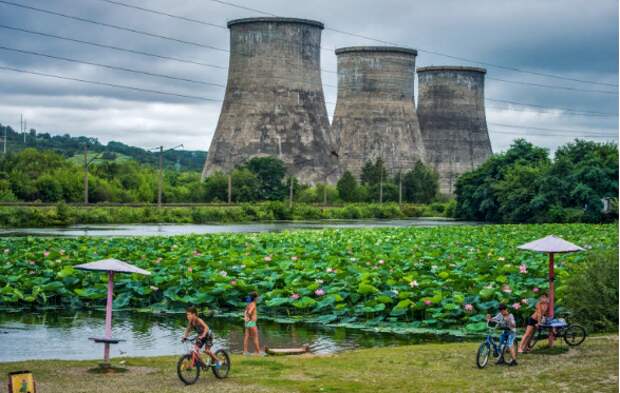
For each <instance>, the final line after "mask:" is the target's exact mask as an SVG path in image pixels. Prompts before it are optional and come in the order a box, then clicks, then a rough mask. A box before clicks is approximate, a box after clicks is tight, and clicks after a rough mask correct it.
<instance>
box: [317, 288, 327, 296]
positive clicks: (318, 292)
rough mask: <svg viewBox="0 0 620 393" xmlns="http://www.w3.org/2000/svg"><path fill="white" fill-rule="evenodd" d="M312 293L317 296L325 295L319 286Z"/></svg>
mask: <svg viewBox="0 0 620 393" xmlns="http://www.w3.org/2000/svg"><path fill="white" fill-rule="evenodd" d="M314 294H315V295H317V296H323V295H325V290H324V289H323V288H319V289H317V290H316V291H314Z"/></svg>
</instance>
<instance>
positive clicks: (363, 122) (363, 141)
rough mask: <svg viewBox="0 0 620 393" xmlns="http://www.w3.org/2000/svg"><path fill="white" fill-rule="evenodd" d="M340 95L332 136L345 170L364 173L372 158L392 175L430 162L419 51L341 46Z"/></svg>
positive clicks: (339, 58)
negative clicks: (418, 100) (418, 92)
mask: <svg viewBox="0 0 620 393" xmlns="http://www.w3.org/2000/svg"><path fill="white" fill-rule="evenodd" d="M336 55H337V57H338V99H337V101H336V109H335V111H334V118H333V121H332V135H333V137H334V139H335V140H336V144H337V146H338V156H339V160H340V169H341V171H342V172H344V171H345V170H348V171H350V172H351V173H352V174H353V175H355V176H359V175H360V174H361V170H362V167H363V166H364V164H365V163H366V162H368V161H372V162H374V161H375V160H376V159H377V158H379V157H381V158H382V159H383V161H384V162H385V164H386V168H387V170H388V172H389V173H391V174H396V173H398V171H401V170H402V171H403V172H405V171H408V170H409V169H412V168H413V166H414V165H415V163H416V162H417V161H418V160H422V161H423V160H424V158H425V156H424V145H423V141H422V136H421V134H420V127H419V125H418V118H417V115H416V110H415V103H414V100H413V96H414V90H413V87H414V78H415V58H416V55H417V51H415V50H413V49H407V48H398V47H384V46H370V47H368V46H362V47H349V48H340V49H336Z"/></svg>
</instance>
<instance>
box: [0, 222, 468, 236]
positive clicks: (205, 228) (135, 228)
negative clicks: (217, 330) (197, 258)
mask: <svg viewBox="0 0 620 393" xmlns="http://www.w3.org/2000/svg"><path fill="white" fill-rule="evenodd" d="M477 224H479V223H474V222H466V221H453V220H448V219H441V218H437V219H430V218H416V219H409V220H323V221H291V222H288V221H280V222H269V223H251V224H205V225H199V224H126V225H118V224H100V225H73V226H68V227H61V228H5V229H2V230H0V236H2V237H7V236H109V237H113V236H173V235H188V234H205V233H244V232H279V231H284V230H295V229H323V228H373V227H409V226H420V227H431V226H443V225H477Z"/></svg>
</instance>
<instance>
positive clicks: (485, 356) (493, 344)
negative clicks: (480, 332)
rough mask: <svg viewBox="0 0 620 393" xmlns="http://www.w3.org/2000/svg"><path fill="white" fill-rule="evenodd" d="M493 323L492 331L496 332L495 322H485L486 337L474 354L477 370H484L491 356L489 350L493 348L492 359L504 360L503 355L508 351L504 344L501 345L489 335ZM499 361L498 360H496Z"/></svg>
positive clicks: (495, 338)
mask: <svg viewBox="0 0 620 393" xmlns="http://www.w3.org/2000/svg"><path fill="white" fill-rule="evenodd" d="M492 323H495V328H494V329H493V330H497V322H495V321H487V335H486V337H485V339H484V342H483V343H482V344H480V347H478V352H477V353H476V365H477V366H478V368H485V367H486V366H487V364H488V363H489V355H490V354H491V348H493V357H494V358H501V359H504V355H505V354H506V351H507V350H508V346H507V345H506V343H502V342H501V341H499V339H498V338H497V337H494V336H493V335H492V334H491V324H492ZM501 330H510V329H508V328H501ZM498 360H499V359H498Z"/></svg>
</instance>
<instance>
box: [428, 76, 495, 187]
mask: <svg viewBox="0 0 620 393" xmlns="http://www.w3.org/2000/svg"><path fill="white" fill-rule="evenodd" d="M417 72H418V83H419V86H418V119H419V121H420V126H421V128H422V136H423V137H424V146H425V148H426V154H427V161H428V163H429V164H431V165H432V166H433V167H434V168H435V170H436V171H437V172H438V173H439V187H440V192H442V193H444V194H453V193H454V191H455V184H456V179H457V177H458V176H459V175H461V174H463V173H464V172H467V171H470V170H472V169H475V168H477V167H478V166H479V165H481V164H482V163H483V162H484V161H486V160H487V158H489V157H490V156H491V154H492V151H491V141H490V139H489V133H488V130H487V122H486V114H485V107H484V75H485V73H486V70H485V69H483V68H475V67H448V66H438V67H422V68H418V70H417Z"/></svg>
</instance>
